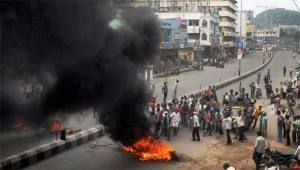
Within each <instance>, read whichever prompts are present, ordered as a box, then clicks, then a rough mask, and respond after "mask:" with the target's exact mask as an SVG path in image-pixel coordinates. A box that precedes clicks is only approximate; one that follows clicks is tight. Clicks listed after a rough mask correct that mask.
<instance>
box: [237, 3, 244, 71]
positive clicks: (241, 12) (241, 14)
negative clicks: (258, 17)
mask: <svg viewBox="0 0 300 170" xmlns="http://www.w3.org/2000/svg"><path fill="white" fill-rule="evenodd" d="M242 16H243V0H241V11H240V42H242ZM238 60H239V70H238V75H239V76H241V60H242V59H241V58H239V59H238Z"/></svg>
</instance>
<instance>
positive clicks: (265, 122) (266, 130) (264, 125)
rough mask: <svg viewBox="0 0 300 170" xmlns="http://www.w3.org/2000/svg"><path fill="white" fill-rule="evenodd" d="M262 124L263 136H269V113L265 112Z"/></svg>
mask: <svg viewBox="0 0 300 170" xmlns="http://www.w3.org/2000/svg"><path fill="white" fill-rule="evenodd" d="M261 122H262V123H261V124H262V126H261V129H262V131H261V132H262V136H263V137H265V138H267V136H268V133H267V132H268V117H267V113H266V112H264V113H263V115H262V121H261Z"/></svg>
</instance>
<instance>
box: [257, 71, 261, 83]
mask: <svg viewBox="0 0 300 170" xmlns="http://www.w3.org/2000/svg"><path fill="white" fill-rule="evenodd" d="M260 76H261V72H260V71H259V72H257V81H258V82H260Z"/></svg>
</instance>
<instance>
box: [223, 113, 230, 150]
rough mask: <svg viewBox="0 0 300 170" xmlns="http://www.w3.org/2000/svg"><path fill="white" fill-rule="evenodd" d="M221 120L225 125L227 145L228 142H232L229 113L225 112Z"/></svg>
mask: <svg viewBox="0 0 300 170" xmlns="http://www.w3.org/2000/svg"><path fill="white" fill-rule="evenodd" d="M223 122H224V123H225V127H226V137H227V145H230V144H232V140H231V137H230V131H231V127H232V119H231V117H230V115H228V114H226V117H225V118H224V119H223Z"/></svg>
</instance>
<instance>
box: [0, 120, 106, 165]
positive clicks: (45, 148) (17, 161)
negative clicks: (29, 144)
mask: <svg viewBox="0 0 300 170" xmlns="http://www.w3.org/2000/svg"><path fill="white" fill-rule="evenodd" d="M103 134H104V129H103V127H102V126H97V127H93V128H90V129H88V130H85V131H82V132H79V133H77V134H74V135H70V136H67V138H66V140H57V141H53V142H51V143H49V144H45V145H42V146H39V147H37V148H34V149H29V150H26V151H24V152H21V153H19V154H15V155H12V156H9V157H7V158H4V159H2V160H1V165H0V169H1V170H10V169H21V168H24V167H26V166H29V165H32V164H35V163H37V162H39V161H41V160H43V159H46V158H49V157H51V156H54V155H56V154H58V153H61V152H64V151H66V150H68V149H71V148H73V147H76V146H78V145H81V144H84V143H87V142H88V141H91V140H95V139H97V138H99V137H102V136H103Z"/></svg>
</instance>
